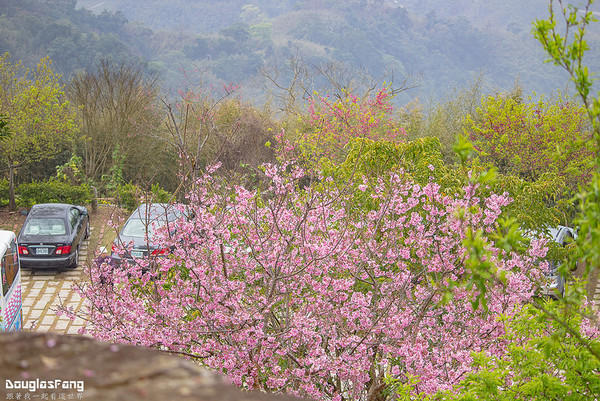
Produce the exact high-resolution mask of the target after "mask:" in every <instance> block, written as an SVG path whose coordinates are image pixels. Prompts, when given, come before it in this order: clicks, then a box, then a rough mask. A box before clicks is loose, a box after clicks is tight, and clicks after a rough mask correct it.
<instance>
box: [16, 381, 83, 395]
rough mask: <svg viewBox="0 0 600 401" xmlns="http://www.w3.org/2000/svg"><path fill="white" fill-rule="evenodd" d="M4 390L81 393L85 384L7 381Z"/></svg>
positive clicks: (78, 382) (73, 382)
mask: <svg viewBox="0 0 600 401" xmlns="http://www.w3.org/2000/svg"><path fill="white" fill-rule="evenodd" d="M5 388H6V390H27V391H29V392H31V393H35V392H36V391H38V390H73V391H77V392H78V393H82V392H83V390H84V388H85V384H84V382H83V380H62V379H53V380H40V379H35V380H9V379H6V381H5Z"/></svg>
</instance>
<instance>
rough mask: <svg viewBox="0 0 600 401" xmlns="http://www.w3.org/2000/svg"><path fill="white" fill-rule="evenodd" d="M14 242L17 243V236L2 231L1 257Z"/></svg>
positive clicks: (0, 235)
mask: <svg viewBox="0 0 600 401" xmlns="http://www.w3.org/2000/svg"><path fill="white" fill-rule="evenodd" d="M12 240H15V241H16V236H15V233H14V232H12V231H7V230H0V255H2V254H4V253H5V252H6V250H7V249H8V247H9V246H10V242H11V241H12Z"/></svg>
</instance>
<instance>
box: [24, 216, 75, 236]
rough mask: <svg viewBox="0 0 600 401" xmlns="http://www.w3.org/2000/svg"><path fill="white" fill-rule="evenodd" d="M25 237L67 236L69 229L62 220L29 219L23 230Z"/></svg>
mask: <svg viewBox="0 0 600 401" xmlns="http://www.w3.org/2000/svg"><path fill="white" fill-rule="evenodd" d="M23 233H24V234H25V235H65V234H66V233H67V229H66V226H65V221H64V220H63V219H61V218H33V219H29V220H28V221H27V223H26V224H25V227H24V228H23Z"/></svg>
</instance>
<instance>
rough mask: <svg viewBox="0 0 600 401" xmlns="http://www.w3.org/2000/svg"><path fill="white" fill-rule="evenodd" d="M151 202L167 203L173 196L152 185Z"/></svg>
mask: <svg viewBox="0 0 600 401" xmlns="http://www.w3.org/2000/svg"><path fill="white" fill-rule="evenodd" d="M150 191H151V192H152V201H153V202H158V203H169V202H171V201H172V200H173V194H171V193H170V192H168V191H165V190H164V189H162V188H161V187H160V185H158V184H152V189H151V190H150Z"/></svg>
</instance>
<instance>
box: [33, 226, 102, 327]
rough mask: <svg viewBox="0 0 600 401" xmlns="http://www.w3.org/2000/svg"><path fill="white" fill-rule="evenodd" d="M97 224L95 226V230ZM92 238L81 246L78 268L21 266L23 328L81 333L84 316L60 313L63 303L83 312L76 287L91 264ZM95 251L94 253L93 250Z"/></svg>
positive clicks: (82, 304)
mask: <svg viewBox="0 0 600 401" xmlns="http://www.w3.org/2000/svg"><path fill="white" fill-rule="evenodd" d="M93 229H94V227H92V230H93ZM88 245H89V240H85V241H84V242H83V243H82V245H81V247H80V248H79V255H80V257H79V265H78V266H77V268H76V269H65V270H63V271H62V272H57V271H56V269H35V270H30V269H21V286H22V287H21V288H22V290H23V328H24V329H25V330H28V331H36V332H44V333H46V332H53V333H61V334H78V332H79V330H80V329H82V328H83V327H84V325H85V321H84V320H83V319H80V318H76V319H75V320H71V319H69V318H68V317H66V316H58V314H57V313H56V311H57V309H58V307H59V306H60V305H64V306H67V307H71V306H72V307H73V308H74V309H75V310H77V311H79V310H81V308H84V307H85V300H84V299H82V298H81V297H80V296H79V294H77V293H76V292H75V291H74V290H73V288H72V286H73V284H74V283H75V282H81V281H85V280H86V276H85V273H84V264H85V263H87V256H88ZM92 253H93V252H92Z"/></svg>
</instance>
